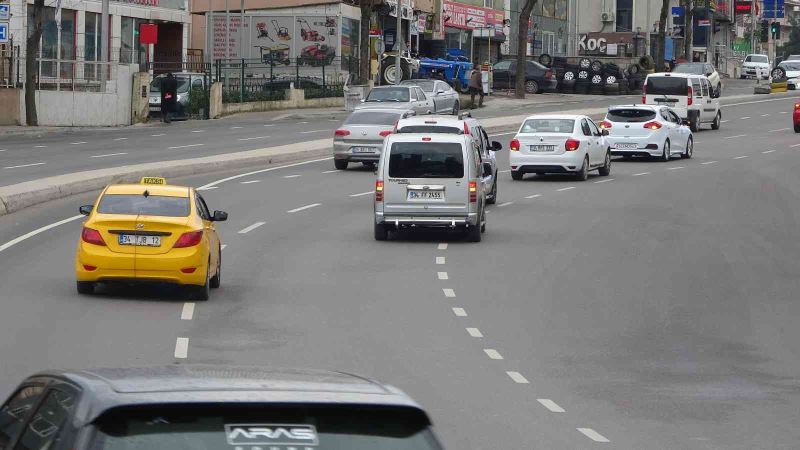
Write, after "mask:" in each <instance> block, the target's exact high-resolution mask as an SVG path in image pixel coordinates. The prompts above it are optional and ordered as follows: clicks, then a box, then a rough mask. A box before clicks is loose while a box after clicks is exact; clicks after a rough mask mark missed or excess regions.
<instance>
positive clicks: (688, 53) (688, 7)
mask: <svg viewBox="0 0 800 450" xmlns="http://www.w3.org/2000/svg"><path fill="white" fill-rule="evenodd" d="M683 8H684V10H683V11H684V17H685V18H686V27H685V28H684V31H683V54H684V56H685V57H686V60H687V61H689V62H693V61H692V40H693V39H694V37H693V32H694V2H693V1H692V0H683Z"/></svg>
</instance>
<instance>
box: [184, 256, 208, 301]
mask: <svg viewBox="0 0 800 450" xmlns="http://www.w3.org/2000/svg"><path fill="white" fill-rule="evenodd" d="M210 262H211V261H209V266H210V265H211V264H210ZM208 275H209V270H208V269H206V282H205V284H203V285H202V286H188V291H189V296H190V297H191V298H192V299H193V300H197V301H200V302H205V301H208V299H209V297H211V284H210V283H209V281H210V279H209V277H208Z"/></svg>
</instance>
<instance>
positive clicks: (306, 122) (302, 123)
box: [298, 122, 308, 125]
mask: <svg viewBox="0 0 800 450" xmlns="http://www.w3.org/2000/svg"><path fill="white" fill-rule="evenodd" d="M298 123H300V124H303V125H305V124H307V123H308V122H298Z"/></svg>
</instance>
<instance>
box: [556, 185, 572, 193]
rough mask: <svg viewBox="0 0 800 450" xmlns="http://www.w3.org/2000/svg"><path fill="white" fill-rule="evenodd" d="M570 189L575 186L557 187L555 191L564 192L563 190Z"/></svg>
mask: <svg viewBox="0 0 800 450" xmlns="http://www.w3.org/2000/svg"><path fill="white" fill-rule="evenodd" d="M570 189H575V186H569V187H565V188H561V189H557V190H556V192H564V191H569V190H570Z"/></svg>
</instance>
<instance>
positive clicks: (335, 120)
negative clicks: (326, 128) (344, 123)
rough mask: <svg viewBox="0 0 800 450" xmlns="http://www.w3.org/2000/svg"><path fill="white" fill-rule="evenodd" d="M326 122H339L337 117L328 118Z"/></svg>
mask: <svg viewBox="0 0 800 450" xmlns="http://www.w3.org/2000/svg"><path fill="white" fill-rule="evenodd" d="M328 122H339V120H337V119H328Z"/></svg>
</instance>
